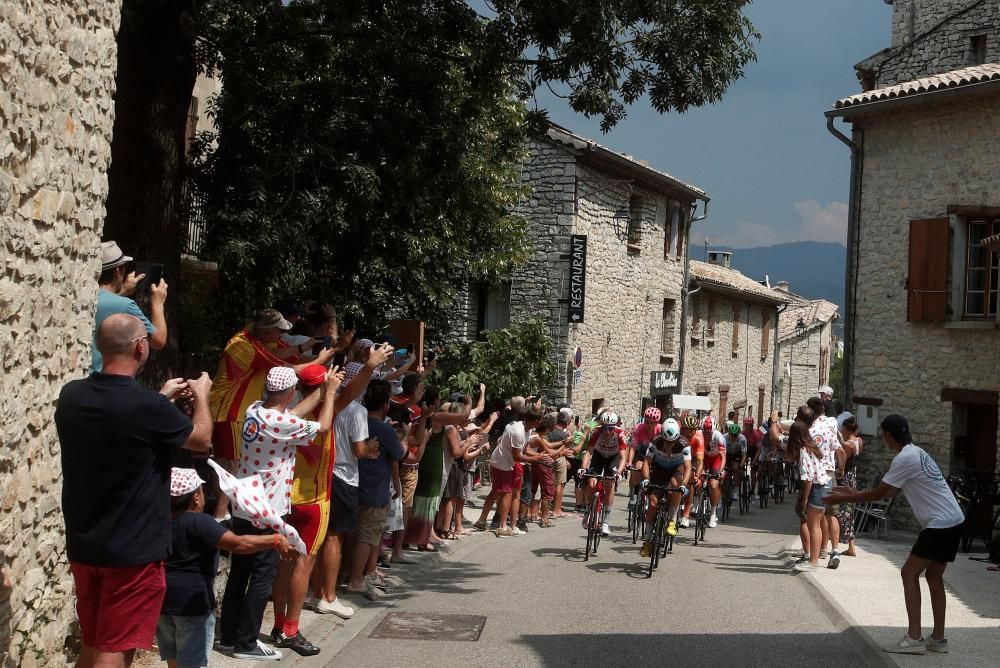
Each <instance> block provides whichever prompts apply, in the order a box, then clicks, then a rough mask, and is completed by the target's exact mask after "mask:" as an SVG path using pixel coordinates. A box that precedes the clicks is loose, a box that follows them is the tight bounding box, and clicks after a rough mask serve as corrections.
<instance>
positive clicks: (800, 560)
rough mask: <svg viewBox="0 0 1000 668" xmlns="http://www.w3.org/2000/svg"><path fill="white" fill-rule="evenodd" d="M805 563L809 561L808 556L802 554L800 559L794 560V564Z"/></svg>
mask: <svg viewBox="0 0 1000 668" xmlns="http://www.w3.org/2000/svg"><path fill="white" fill-rule="evenodd" d="M807 561H809V555H808V554H803V555H802V556H801V557H799V558H798V559H796V560H795V563H796V564H804V563H805V562H807Z"/></svg>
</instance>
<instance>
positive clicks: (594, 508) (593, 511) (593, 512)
mask: <svg viewBox="0 0 1000 668" xmlns="http://www.w3.org/2000/svg"><path fill="white" fill-rule="evenodd" d="M598 505H599V503H598V495H597V494H594V498H593V499H591V501H590V508H589V509H588V510H587V551H586V552H584V555H583V559H584V561H590V553H591V550H593V551H594V552H596V551H597V545H596V544H595V542H594V517H596V516H597V512H598Z"/></svg>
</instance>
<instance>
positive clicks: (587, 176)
mask: <svg viewBox="0 0 1000 668" xmlns="http://www.w3.org/2000/svg"><path fill="white" fill-rule="evenodd" d="M610 153H611V152H610V151H608V150H607V149H604V148H603V147H599V146H597V145H596V144H593V143H592V142H588V141H587V140H584V139H583V138H581V137H577V136H576V135H573V134H571V133H569V132H567V131H563V130H561V129H553V130H550V132H549V134H548V135H547V136H545V137H542V138H538V139H535V140H533V141H531V142H530V144H529V157H528V159H527V160H526V161H525V164H524V168H523V174H522V181H523V182H525V183H527V184H530V185H531V187H532V194H531V195H530V196H529V197H528V198H527V199H526V200H525V201H524V202H522V203H521V205H520V206H519V207H518V208H517V211H518V213H520V214H522V215H524V216H525V217H526V218H528V220H529V222H530V236H531V237H532V238H533V239H534V244H535V252H534V255H533V257H532V259H531V260H530V261H529V262H528V263H527V264H526V265H525V266H522V267H520V268H518V269H517V270H516V271H515V272H514V274H513V275H512V276H511V282H510V288H509V291H508V289H507V288H504V289H502V290H501V294H499V295H495V296H494V297H491V298H489V299H490V300H491V305H485V304H481V303H480V301H481V300H482V299H483V296H482V295H478V294H476V293H475V292H471V291H470V292H469V293H466V294H465V295H464V296H463V298H462V300H461V302H460V309H459V310H460V317H459V318H458V319H457V320H456V323H455V332H454V333H455V334H456V335H458V336H459V337H461V338H466V339H469V338H474V337H475V336H476V335H477V334H478V330H479V328H480V327H483V326H484V323H483V321H482V318H481V317H480V316H479V315H478V313H479V312H480V311H481V310H483V311H490V312H492V310H491V309H492V300H494V299H495V300H498V301H500V302H504V304H503V306H502V308H501V311H502V310H504V309H509V317H510V319H511V320H513V321H517V320H525V319H529V318H542V319H543V320H544V321H545V323H546V324H547V325H548V329H549V332H550V335H551V337H552V341H553V344H554V353H553V356H554V361H555V362H556V364H557V369H558V373H557V378H556V381H555V383H554V384H553V386H552V387H550V388H546V389H545V393H546V395H547V396H548V397H549V399H550V400H551V401H553V402H557V403H561V402H566V403H568V404H570V405H572V406H573V408H574V409H575V410H576V411H578V412H579V413H580V414H588V413H590V411H591V409H592V408H593V406H594V405H595V404H598V403H602V404H603V405H607V406H612V407H614V409H615V410H616V411H618V412H619V413H620V414H621V415H622V417H623V418H624V419H625V420H626V422H634V421H637V420H638V419H639V416H640V414H641V410H642V407H643V405H644V401H645V402H647V403H648V402H649V401H651V400H650V399H649V397H648V395H649V391H650V374H651V372H652V371H654V370H662V369H674V370H675V369H676V368H677V365H678V363H679V350H680V339H679V336H680V328H679V323H680V312H681V306H682V297H681V293H682V287H683V284H684V265H685V262H686V260H687V241H686V235H687V227H688V221H689V220H690V214H691V211H692V209H693V206H694V204H695V200H696V199H703V200H704V199H706V197H705V195H704V193H702V192H701V191H699V190H697V189H696V188H694V187H691V186H687V185H686V184H683V183H681V182H679V181H676V180H674V179H673V178H672V177H669V176H668V175H665V174H663V173H662V172H657V171H655V170H653V169H651V168H649V167H647V166H645V165H644V164H643V163H639V162H638V161H634V160H631V159H630V158H625V157H624V156H620V155H619V154H613V155H610ZM624 181H631V183H624ZM623 207H625V208H629V209H630V210H631V215H632V218H633V219H634V220H635V221H636V223H637V224H638V228H639V230H640V231H639V233H638V234H637V235H635V236H633V237H632V239H631V241H632V242H634V243H631V244H628V245H626V243H624V242H623V241H621V240H620V239H619V238H618V237H617V236H616V235H615V232H614V227H613V223H612V217H613V215H614V213H615V212H616V211H617V210H619V209H621V208H623ZM667 234H669V235H670V238H669V241H668V240H667V239H666V235H667ZM571 235H587V266H586V303H585V313H584V320H583V322H581V323H573V324H570V319H569V280H570V236H571ZM679 240H680V241H679ZM678 242H680V249H679V250H678ZM481 307H482V308H481ZM665 316H666V317H665ZM665 323H666V326H667V328H668V330H667V336H666V337H664V336H663V329H664V324H665ZM503 324H504V323H502V322H501V323H500V325H501V326H502V325H503ZM577 347H579V348H580V349H581V351H582V356H583V365H582V367H581V369H580V374H579V381H577V380H576V374H575V372H574V371H575V370H574V368H573V365H572V360H573V357H574V353H575V351H576V349H577Z"/></svg>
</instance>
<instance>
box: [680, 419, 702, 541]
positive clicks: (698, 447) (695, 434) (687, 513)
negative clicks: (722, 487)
mask: <svg viewBox="0 0 1000 668" xmlns="http://www.w3.org/2000/svg"><path fill="white" fill-rule="evenodd" d="M681 436H683V437H684V439H685V440H686V441H687V442H688V445H689V446H690V447H691V467H692V469H693V471H694V477H693V478H692V479H691V480H692V484H693V486H694V487H695V489H694V490H692V491H691V493H690V494H688V496H687V500H685V501H684V517H682V518H681V526H682V527H683V528H685V529H687V528H688V527H689V526H691V523H690V519H689V518H690V517H691V501H692V500H693V499H694V497H695V492H696V490H697V488H698V487H699V486H700V485H701V478H700V477H699V476H700V475H701V469H702V464H703V460H704V458H705V440H704V438H702V435H701V432H700V431H699V430H698V418H696V417H695V416H694V415H690V414H688V415H685V416H683V417H682V418H681Z"/></svg>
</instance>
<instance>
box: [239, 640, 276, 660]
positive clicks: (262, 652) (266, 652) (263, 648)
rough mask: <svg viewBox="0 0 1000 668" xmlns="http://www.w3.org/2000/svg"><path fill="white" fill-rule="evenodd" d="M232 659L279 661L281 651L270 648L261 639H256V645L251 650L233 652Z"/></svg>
mask: <svg viewBox="0 0 1000 668" xmlns="http://www.w3.org/2000/svg"><path fill="white" fill-rule="evenodd" d="M233 658H234V659H247V660H250V661H281V652H279V651H278V650H276V649H271V648H270V647H268V646H267V645H265V644H264V643H262V642H261V641H259V640H258V641H257V646H256V647H254V648H253V649H251V650H248V651H245V652H241V651H236V652H233Z"/></svg>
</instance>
